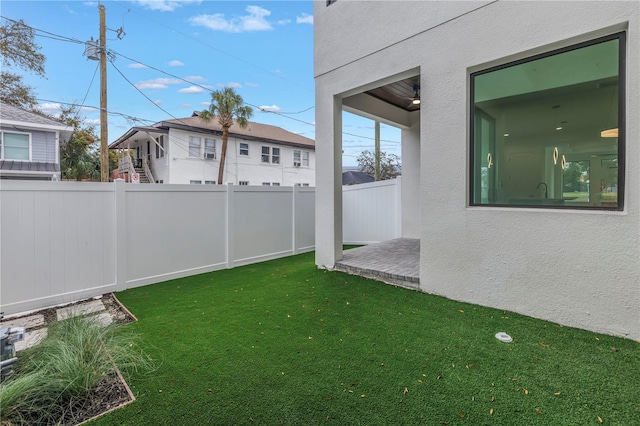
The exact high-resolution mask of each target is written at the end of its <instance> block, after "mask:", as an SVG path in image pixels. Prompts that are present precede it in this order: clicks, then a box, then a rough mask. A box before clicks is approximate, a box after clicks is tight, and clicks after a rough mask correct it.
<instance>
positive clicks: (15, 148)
mask: <svg viewBox="0 0 640 426" xmlns="http://www.w3.org/2000/svg"><path fill="white" fill-rule="evenodd" d="M0 132H1V135H0V179H30V180H60V144H61V143H64V142H66V141H67V140H68V138H69V137H70V135H71V133H72V132H71V130H70V129H69V127H68V126H67V125H65V124H63V123H60V122H59V121H56V120H52V119H50V118H47V117H44V116H42V115H40V114H37V113H35V112H31V111H27V110H24V109H22V108H18V107H15V106H12V105H8V104H5V103H1V102H0Z"/></svg>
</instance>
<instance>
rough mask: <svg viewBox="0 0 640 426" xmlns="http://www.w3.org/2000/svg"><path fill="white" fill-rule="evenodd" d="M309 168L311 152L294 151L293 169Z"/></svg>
mask: <svg viewBox="0 0 640 426" xmlns="http://www.w3.org/2000/svg"><path fill="white" fill-rule="evenodd" d="M300 166H304V167H309V151H298V150H294V151H293V167H300Z"/></svg>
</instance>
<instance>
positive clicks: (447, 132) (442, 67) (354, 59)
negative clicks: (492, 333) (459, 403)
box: [314, 0, 640, 339]
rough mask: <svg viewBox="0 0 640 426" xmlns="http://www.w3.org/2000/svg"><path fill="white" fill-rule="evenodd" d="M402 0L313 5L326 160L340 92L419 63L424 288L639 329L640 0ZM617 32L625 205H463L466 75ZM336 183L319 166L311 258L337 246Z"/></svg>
mask: <svg viewBox="0 0 640 426" xmlns="http://www.w3.org/2000/svg"><path fill="white" fill-rule="evenodd" d="M406 3H408V4H405V2H383V3H379V2H376V7H373V4H372V3H371V2H359V1H348V0H339V1H338V2H336V3H334V4H333V5H331V6H329V7H325V4H326V3H325V2H316V3H315V9H314V20H315V21H314V22H315V36H316V39H315V45H316V58H315V60H316V103H317V106H316V123H317V130H316V141H317V155H318V158H319V161H321V162H322V164H323V165H324V164H325V162H328V161H334V160H335V161H334V162H335V163H338V165H339V162H340V160H339V159H338V158H337V151H338V150H339V146H340V145H339V144H340V143H341V141H340V140H339V136H337V134H338V133H339V132H338V131H336V127H337V126H338V125H340V124H339V119H338V116H337V113H336V111H337V110H339V109H340V108H341V98H342V97H344V96H351V95H352V94H353V93H357V92H358V91H362V88H363V87H366V86H367V85H368V84H369V83H372V82H376V81H383V80H384V79H385V78H388V77H389V76H394V75H400V74H401V73H403V72H405V71H406V70H410V69H414V68H416V67H417V68H419V70H420V75H421V97H422V99H423V103H422V105H421V111H420V164H419V167H420V172H419V181H420V210H421V219H422V220H421V224H420V237H421V265H420V281H421V289H422V290H424V291H426V292H430V293H435V294H440V295H444V296H446V297H449V298H452V299H456V300H462V301H468V302H472V303H477V304H480V305H485V306H492V307H496V308H500V309H508V310H512V311H516V312H520V313H524V314H527V315H531V316H534V317H538V318H544V319H548V320H551V321H555V322H559V323H562V324H564V325H570V326H577V327H581V328H586V329H591V330H594V331H601V332H605V333H611V334H615V335H621V336H626V337H630V338H634V339H639V338H640V127H639V121H638V117H640V99H639V96H638V93H640V71H639V67H638V65H640V56H639V52H640V3H638V2H635V1H628V2H552V1H545V2H522V1H508V2H482V3H481V2H406ZM391 4H392V6H391ZM405 9H410V10H412V13H411V14H407V13H402V12H403V10H405ZM405 12H406V11H405ZM408 16H409V17H410V18H407V17H408ZM456 16H457V17H456ZM355 21H358V22H360V21H361V22H367V25H354V22H355ZM345 22H350V24H349V25H344V23H345ZM438 24H439V25H438ZM383 27H384V31H382V28H383ZM351 28H354V31H355V28H358V31H359V32H360V33H359V35H358V37H357V38H355V36H354V38H351V37H350V36H349V33H350V31H351ZM376 29H378V30H376ZM622 30H626V31H627V69H626V71H627V75H626V117H627V119H626V135H627V139H626V173H625V182H626V183H625V185H626V187H625V206H624V211H622V212H604V211H578V210H573V211H571V210H549V209H521V208H520V209H515V208H489V207H469V206H468V203H467V200H468V163H469V161H468V146H469V138H468V117H469V114H468V108H469V107H468V104H469V97H468V93H469V74H470V72H473V71H477V70H479V69H484V68H488V67H490V66H493V65H498V64H501V63H506V62H509V61H512V60H515V59H520V58H526V57H529V56H531V55H534V54H537V53H542V52H546V51H549V50H552V49H555V48H558V47H562V46H569V45H573V44H575V43H578V42H581V41H587V40H591V39H594V38H596V37H598V36H601V35H606V34H611V33H615V32H618V31H622ZM412 34H413V35H412ZM347 40H349V41H350V42H346V41H347ZM354 40H357V41H358V42H357V43H355V42H353V41H354ZM354 45H358V46H354ZM329 52H331V53H330V54H329ZM336 123H338V124H336ZM334 141H337V143H338V144H337V146H336V144H334V143H333V142H334ZM405 168H406V163H405ZM334 191H335V167H332V166H331V165H328V164H327V167H323V168H322V169H320V170H318V171H317V196H318V202H317V212H316V215H317V237H316V247H317V258H316V263H317V264H318V265H320V266H324V267H331V266H332V265H333V262H335V260H336V259H339V257H340V256H341V251H340V250H339V249H337V247H338V246H339V244H338V243H337V242H336V239H335V238H339V237H338V236H339V235H341V233H340V234H337V233H335V229H334V228H335V227H340V226H341V224H340V223H339V222H340V215H339V214H335V211H334V209H339V208H341V206H340V204H339V201H337V200H336V198H335V197H334V196H333V193H334ZM340 232H341V231H340ZM322 236H324V237H322ZM333 237H335V238H333Z"/></svg>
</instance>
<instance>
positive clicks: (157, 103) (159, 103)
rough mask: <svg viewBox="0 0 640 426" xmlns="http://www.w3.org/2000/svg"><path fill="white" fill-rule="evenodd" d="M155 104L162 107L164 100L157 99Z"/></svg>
mask: <svg viewBox="0 0 640 426" xmlns="http://www.w3.org/2000/svg"><path fill="white" fill-rule="evenodd" d="M153 103H154V104H156V105H161V104H162V99H156V100H155V101H153Z"/></svg>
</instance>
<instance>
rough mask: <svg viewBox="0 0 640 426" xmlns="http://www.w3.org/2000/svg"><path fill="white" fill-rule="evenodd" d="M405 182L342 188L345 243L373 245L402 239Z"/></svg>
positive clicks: (372, 183)
mask: <svg viewBox="0 0 640 426" xmlns="http://www.w3.org/2000/svg"><path fill="white" fill-rule="evenodd" d="M401 182H402V181H401V178H396V179H390V180H383V181H379V182H371V183H364V184H359V185H351V186H343V187H342V229H343V230H342V239H343V242H344V243H345V244H370V243H376V242H380V241H385V240H392V239H394V238H399V237H400V236H401V228H400V223H401V212H400V188H401Z"/></svg>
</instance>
